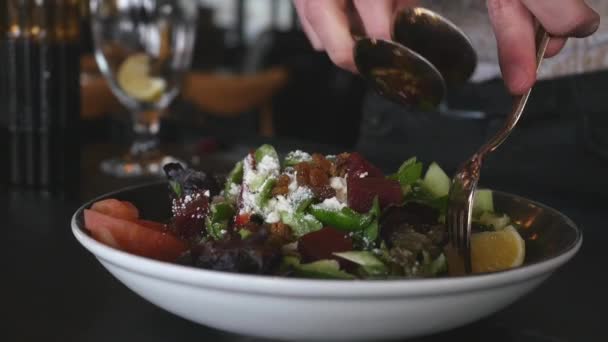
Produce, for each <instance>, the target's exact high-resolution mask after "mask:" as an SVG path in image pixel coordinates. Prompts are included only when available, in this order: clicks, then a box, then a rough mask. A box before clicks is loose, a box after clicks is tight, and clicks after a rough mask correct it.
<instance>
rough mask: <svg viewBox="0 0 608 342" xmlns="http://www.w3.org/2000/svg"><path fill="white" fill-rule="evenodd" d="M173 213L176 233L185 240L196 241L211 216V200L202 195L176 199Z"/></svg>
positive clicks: (196, 194) (195, 194)
mask: <svg viewBox="0 0 608 342" xmlns="http://www.w3.org/2000/svg"><path fill="white" fill-rule="evenodd" d="M172 211H173V225H172V226H173V229H174V231H175V233H176V234H177V235H178V236H179V237H181V238H183V239H187V240H192V239H194V240H196V239H198V238H199V237H200V235H201V234H202V232H203V229H204V227H205V218H206V217H207V215H208V214H209V198H208V197H207V196H205V195H204V194H202V193H194V194H192V195H187V196H184V197H183V198H179V199H175V200H174V202H173V208H172Z"/></svg>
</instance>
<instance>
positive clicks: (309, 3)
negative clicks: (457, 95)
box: [294, 0, 600, 94]
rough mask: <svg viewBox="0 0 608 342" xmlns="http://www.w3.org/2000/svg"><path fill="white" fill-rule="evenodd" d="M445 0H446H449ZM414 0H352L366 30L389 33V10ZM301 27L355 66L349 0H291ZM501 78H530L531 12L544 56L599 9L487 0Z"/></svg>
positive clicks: (561, 0) (519, 89)
mask: <svg viewBox="0 0 608 342" xmlns="http://www.w3.org/2000/svg"><path fill="white" fill-rule="evenodd" d="M450 1H451V0H450ZM417 2H418V1H416V0H353V5H354V8H355V10H356V11H357V13H358V15H359V17H360V18H361V21H362V23H363V26H364V28H365V30H366V32H367V34H368V35H369V36H371V37H374V38H384V39H388V38H389V37H390V21H391V19H392V17H393V13H394V11H395V10H397V9H399V8H403V7H405V6H413V5H415V4H416V3H417ZM294 3H295V6H296V9H297V11H298V15H299V17H300V20H301V23H302V27H303V29H304V31H305V32H306V35H307V36H308V38H309V39H310V41H311V43H312V45H313V46H314V48H315V49H317V50H324V51H326V52H327V54H328V55H329V57H330V58H331V60H332V61H333V62H334V63H335V64H336V65H338V66H340V67H342V68H344V69H347V70H350V71H352V72H356V68H355V65H354V61H353V55H352V49H353V44H354V41H353V38H352V36H351V33H350V28H349V0H294ZM487 6H488V13H489V16H490V19H491V21H492V26H493V28H494V33H495V35H496V41H497V43H498V55H499V58H500V66H501V70H502V73H503V78H504V80H505V83H506V85H507V87H508V89H509V90H510V91H511V93H513V94H522V93H524V92H525V91H526V90H528V89H529V88H530V87H531V86H532V85H533V84H534V82H535V81H536V73H535V56H534V51H535V46H534V36H535V34H534V18H536V19H537V20H538V21H539V22H540V24H541V25H542V26H543V27H544V28H545V29H546V30H547V32H549V34H550V35H551V36H552V37H554V38H553V39H552V40H551V43H550V45H549V49H548V51H547V57H551V56H554V55H556V54H557V53H559V51H560V50H561V49H562V47H563V46H564V44H565V42H566V39H567V38H569V37H585V36H589V35H591V34H593V33H594V32H595V31H596V30H597V28H598V26H599V20H600V19H599V15H598V14H597V13H596V12H595V11H594V10H593V9H591V8H590V7H589V6H588V5H587V4H586V3H585V1H584V0H488V1H487Z"/></svg>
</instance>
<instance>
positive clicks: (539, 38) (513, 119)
mask: <svg viewBox="0 0 608 342" xmlns="http://www.w3.org/2000/svg"><path fill="white" fill-rule="evenodd" d="M550 40H551V37H550V36H549V34H548V33H547V31H546V30H545V29H544V28H543V27H542V26H539V28H538V30H537V32H536V73H537V74H538V72H539V70H540V66H541V63H542V61H543V58H544V57H545V52H546V51H547V46H548V45H549V41H550ZM530 93H532V87H530V89H528V91H526V93H524V94H523V95H520V96H517V97H515V98H514V100H513V110H512V112H511V114H510V115H509V116H508V117H507V121H506V122H505V125H504V126H503V127H502V129H501V130H500V131H499V132H498V134H496V136H494V138H492V140H490V141H488V142H487V143H486V144H484V145H483V146H482V147H481V149H480V150H479V152H478V153H477V155H478V156H479V157H480V158H483V156H484V155H485V154H487V153H490V152H493V151H494V150H496V149H497V148H498V146H500V145H501V144H502V143H503V142H504V141H505V140H506V139H507V138H508V137H509V135H510V134H511V131H512V130H513V128H514V127H515V125H516V124H517V122H518V121H519V119H520V118H521V115H522V113H523V112H524V108H525V107H526V103H527V102H528V98H529V97H530Z"/></svg>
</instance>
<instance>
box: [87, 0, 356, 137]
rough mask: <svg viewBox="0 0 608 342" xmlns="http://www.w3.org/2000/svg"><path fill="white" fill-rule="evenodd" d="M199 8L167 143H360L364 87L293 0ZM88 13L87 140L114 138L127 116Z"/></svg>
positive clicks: (212, 2) (215, 2)
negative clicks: (313, 42)
mask: <svg viewBox="0 0 608 342" xmlns="http://www.w3.org/2000/svg"><path fill="white" fill-rule="evenodd" d="M198 3H199V19H198V27H197V32H196V33H197V35H196V43H195V50H194V56H193V63H192V69H191V72H190V73H189V75H188V77H186V79H185V82H184V88H183V90H182V93H181V94H180V96H179V97H178V99H177V100H176V101H174V102H173V103H172V105H171V109H170V111H169V113H170V114H169V115H167V116H166V117H165V118H164V122H163V125H162V132H161V136H162V137H163V140H164V141H165V142H176V143H181V142H192V140H193V139H199V138H201V137H205V138H208V139H210V140H211V139H217V141H218V142H219V143H226V142H234V141H235V139H237V140H238V139H248V138H253V137H258V136H264V137H290V138H296V139H304V140H309V141H313V142H317V143H327V144H332V145H339V146H342V147H344V148H346V149H348V148H352V147H353V146H354V144H355V142H356V140H357V136H358V130H359V127H358V126H359V122H360V118H361V106H362V98H363V93H364V90H365V84H364V82H363V81H362V80H361V79H360V78H359V77H357V76H354V75H352V74H349V73H347V72H344V71H342V70H340V69H338V68H336V67H335V66H333V65H332V64H331V63H330V60H329V59H328V58H327V56H326V55H325V54H324V53H319V52H315V51H314V50H313V49H312V48H311V46H310V44H309V43H308V40H307V39H306V37H305V36H304V34H303V33H302V31H301V30H300V29H299V25H298V19H297V15H296V13H295V10H294V8H293V7H292V2H291V1H289V0H261V1H260V0H253V1H251V0H226V1H222V0H200V1H198ZM84 10H85V15H84V16H83V23H82V25H83V32H84V33H85V34H83V36H82V39H83V56H82V80H83V81H82V87H83V101H82V116H83V118H84V119H85V126H86V129H87V130H90V133H91V134H85V136H86V137H87V140H88V141H86V142H87V143H95V142H103V141H107V140H108V139H109V138H110V137H112V140H113V141H115V139H116V138H118V139H120V138H121V137H122V133H123V132H121V130H120V125H119V123H120V121H121V119H123V118H124V119H127V118H128V116H125V115H121V113H120V112H121V106H120V104H119V102H118V101H117V100H115V99H113V96H112V95H111V92H110V90H109V88H107V87H104V84H103V83H104V82H103V78H102V76H101V75H100V74H99V71H98V70H97V67H96V63H95V61H94V58H93V56H92V52H93V46H92V41H91V39H90V28H89V24H88V22H87V18H88V15H87V13H86V8H85V9H84ZM100 96H103V99H104V100H103V101H101V98H100Z"/></svg>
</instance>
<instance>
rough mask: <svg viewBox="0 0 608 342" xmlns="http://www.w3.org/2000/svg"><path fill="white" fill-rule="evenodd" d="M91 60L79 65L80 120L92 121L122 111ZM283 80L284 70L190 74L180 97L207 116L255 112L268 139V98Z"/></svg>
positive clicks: (271, 131)
mask: <svg viewBox="0 0 608 342" xmlns="http://www.w3.org/2000/svg"><path fill="white" fill-rule="evenodd" d="M91 60H92V57H84V58H83V62H82V63H81V68H82V70H83V72H82V74H81V89H82V91H81V102H82V110H81V115H82V117H83V118H85V119H93V118H98V117H100V116H103V115H106V114H107V113H112V112H116V111H124V110H125V109H124V108H123V107H122V105H121V104H120V102H119V101H118V100H117V99H116V97H115V96H114V95H113V94H112V92H111V90H110V88H109V86H108V84H107V82H106V81H105V79H104V78H103V76H101V75H100V74H99V71H98V70H97V68H96V65H95V64H94V61H93V62H92V61H91ZM287 81H288V72H287V69H286V68H284V67H274V68H271V69H268V70H265V71H262V72H259V73H255V74H250V75H248V74H246V75H227V74H212V73H203V72H190V73H188V75H186V77H185V79H184V84H183V87H182V91H181V97H182V99H183V100H185V101H188V102H190V103H192V104H194V105H195V106H196V107H198V108H199V109H200V110H201V111H203V112H205V113H209V114H210V115H218V116H223V117H237V116H238V115H240V114H242V113H245V112H249V111H253V110H258V111H259V134H260V135H262V136H265V137H271V136H273V135H274V126H273V112H272V99H273V97H274V96H275V95H276V94H277V93H278V92H279V91H280V90H281V89H283V87H284V86H285V85H286V84H287Z"/></svg>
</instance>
